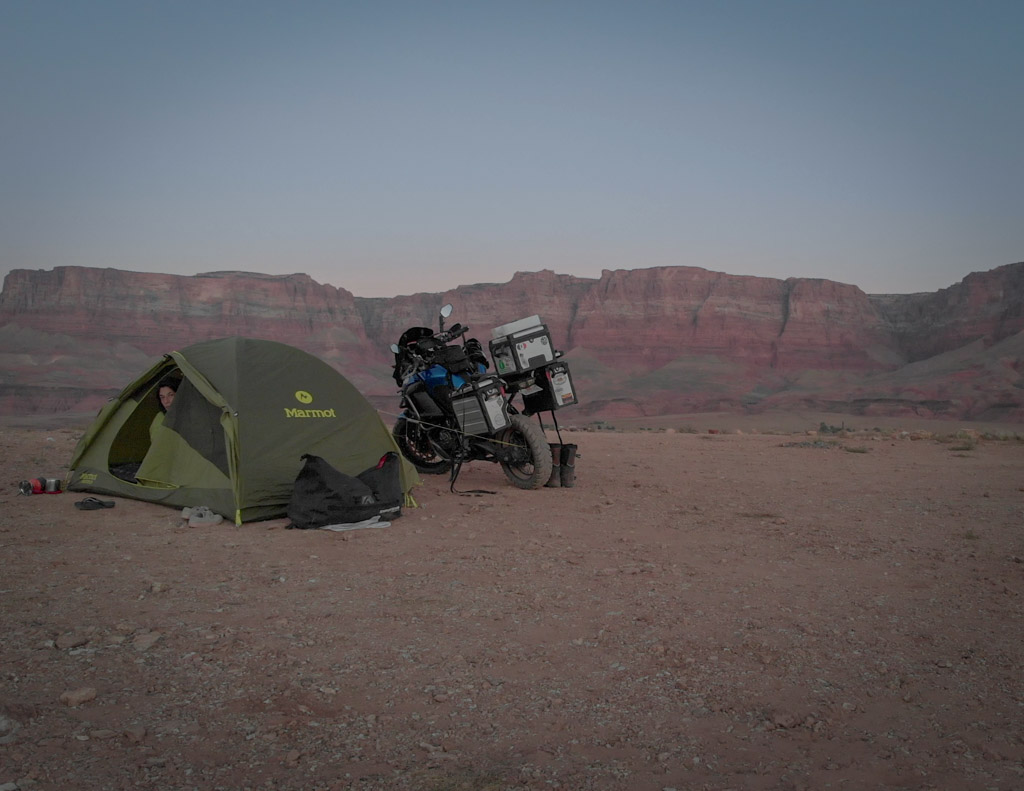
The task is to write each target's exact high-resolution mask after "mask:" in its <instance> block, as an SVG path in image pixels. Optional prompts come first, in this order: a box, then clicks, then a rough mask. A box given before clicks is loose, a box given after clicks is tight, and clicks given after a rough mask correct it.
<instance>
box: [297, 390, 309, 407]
mask: <svg viewBox="0 0 1024 791" xmlns="http://www.w3.org/2000/svg"><path fill="white" fill-rule="evenodd" d="M295 400H296V401H298V402H299V403H300V404H312V403H313V396H311V395H310V394H309V393H307V392H306V391H305V390H297V391H296V392H295Z"/></svg>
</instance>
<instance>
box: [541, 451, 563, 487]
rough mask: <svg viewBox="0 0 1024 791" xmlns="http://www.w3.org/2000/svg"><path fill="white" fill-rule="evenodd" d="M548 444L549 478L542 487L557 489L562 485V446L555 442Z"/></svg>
mask: <svg viewBox="0 0 1024 791" xmlns="http://www.w3.org/2000/svg"><path fill="white" fill-rule="evenodd" d="M548 444H549V445H550V446H551V477H550V478H548V482H547V483H546V484H544V485H545V486H546V487H548V488H549V489H557V488H558V487H559V486H561V485H562V473H561V469H562V446H561V445H559V444H558V443H557V442H550V443H548Z"/></svg>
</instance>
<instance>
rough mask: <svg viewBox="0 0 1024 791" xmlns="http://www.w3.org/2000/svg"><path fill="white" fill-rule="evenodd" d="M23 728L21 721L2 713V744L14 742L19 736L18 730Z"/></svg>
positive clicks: (0, 726) (0, 734)
mask: <svg viewBox="0 0 1024 791" xmlns="http://www.w3.org/2000/svg"><path fill="white" fill-rule="evenodd" d="M19 730H21V723H20V722H17V721H15V720H12V719H11V718H10V717H7V716H5V715H3V714H0V744H13V743H14V741H15V739H17V738H18V736H17V734H18V731H19Z"/></svg>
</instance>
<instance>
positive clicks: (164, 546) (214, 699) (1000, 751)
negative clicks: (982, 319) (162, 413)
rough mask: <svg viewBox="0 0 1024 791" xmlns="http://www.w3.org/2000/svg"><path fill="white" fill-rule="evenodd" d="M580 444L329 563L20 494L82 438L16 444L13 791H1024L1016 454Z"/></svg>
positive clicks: (1022, 479) (343, 549)
mask: <svg viewBox="0 0 1024 791" xmlns="http://www.w3.org/2000/svg"><path fill="white" fill-rule="evenodd" d="M563 434H564V436H565V439H566V440H567V441H573V442H576V443H577V444H578V445H579V448H580V453H581V458H580V459H579V461H578V464H577V486H576V487H575V488H572V489H544V490H540V491H530V492H525V491H520V490H517V489H514V488H512V487H511V486H510V485H509V484H508V483H506V481H505V479H504V477H503V476H502V474H501V472H500V469H499V468H497V467H496V466H494V465H488V464H482V463H476V464H472V465H469V466H467V467H466V468H464V470H463V473H462V475H461V477H460V478H459V480H458V481H457V483H456V489H457V490H469V489H488V490H491V491H493V492H494V493H493V494H483V495H465V494H458V493H453V492H451V491H449V482H448V480H447V478H439V477H432V478H427V479H425V482H424V485H423V486H422V487H420V488H418V489H417V490H416V492H415V496H416V499H417V501H418V502H419V505H420V507H419V508H416V509H406V511H405V515H404V516H403V517H402V518H401V519H398V520H395V521H394V522H393V523H392V525H391V526H390V527H388V528H384V529H373V530H362V531H358V532H349V533H333V532H328V531H298V530H287V529H285V525H286V520H274V521H270V522H262V523H253V524H247V525H244V526H242V527H235V526H234V525H231V524H221V525H217V526H214V527H208V528H195V529H190V528H188V527H187V525H186V523H184V522H182V521H181V520H180V518H178V513H177V511H176V510H171V509H168V508H165V507H162V506H158V505H152V504H147V503H140V502H135V501H131V500H126V499H117V501H116V502H117V505H116V507H115V508H113V509H110V510H101V511H79V510H76V509H75V508H74V507H73V503H74V501H75V500H79V499H81V498H82V497H83V496H84V495H81V494H75V493H65V494H60V495H35V496H31V497H22V496H18V495H17V482H18V481H19V480H21V479H23V478H31V477H35V476H36V475H38V474H47V475H52V476H59V475H62V474H63V472H64V467H65V465H66V463H67V460H68V458H69V457H70V453H71V449H72V447H73V446H74V442H75V441H76V439H77V437H78V435H79V430H77V429H75V428H71V427H63V428H54V429H51V430H49V431H47V430H45V429H40V428H19V427H15V428H9V429H7V430H6V431H5V432H4V433H3V435H2V437H0V449H2V453H0V456H2V458H0V473H2V474H0V546H2V552H3V554H2V558H3V563H4V568H3V572H2V576H0V594H2V596H0V606H2V616H3V635H4V639H3V641H2V645H0V674H2V675H0V692H2V696H0V791H16V789H140V788H142V789H148V788H153V789H199V790H200V791H206V790H207V789H232V790H234V789H296V791H298V790H299V789H301V790H302V791H317V790H319V789H368V790H369V789H427V791H470V790H477V789H479V790H481V791H499V790H502V789H518V788H528V789H548V788H563V789H614V790H617V789H622V790H626V789H629V790H630V791H635V790H637V789H639V790H645V789H654V790H655V791H662V790H663V789H676V790H677V791H683V789H825V788H842V789H890V788H892V789H897V788H898V789H999V790H1000V791H1002V790H1005V791H1010V790H1011V789H1019V788H1022V787H1024V763H1022V761H1024V725H1022V723H1024V667H1022V664H1024V643H1022V636H1024V630H1022V598H1021V594H1022V591H1024V565H1022V562H1021V561H1022V558H1024V532H1022V525H1024V443H1021V442H1019V441H1014V440H984V439H977V438H974V437H969V436H968V437H961V438H959V439H956V440H953V441H937V440H936V439H935V438H931V437H928V436H927V435H920V434H909V433H907V432H903V433H892V434H878V433H863V434H856V435H854V436H832V435H829V436H821V437H819V436H808V435H806V433H804V434H801V435H792V434H786V435H778V434H754V433H743V434H739V433H715V434H709V433H682V432H631V433H625V432H582V431H580V432H573V433H571V434H565V433H564V432H563ZM915 438H916V439H915ZM944 439H947V438H944Z"/></svg>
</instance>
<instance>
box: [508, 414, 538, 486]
mask: <svg viewBox="0 0 1024 791" xmlns="http://www.w3.org/2000/svg"><path fill="white" fill-rule="evenodd" d="M510 418H511V421H512V425H511V426H509V427H508V428H506V429H504V430H503V431H502V432H501V433H500V434H498V437H497V438H498V439H499V440H500V441H501V442H504V443H506V445H505V447H504V448H503V451H505V453H504V454H503V455H504V456H505V457H506V459H507V461H505V460H503V461H501V469H502V470H503V471H504V473H505V477H506V478H508V479H509V480H510V481H511V482H512V484H513V485H514V486H518V487H519V488H520V489H539V488H540V487H541V486H543V485H544V484H545V483H547V480H548V478H550V477H551V448H550V447H549V446H548V440H547V437H545V436H544V430H543V429H542V428H541V427H540V425H539V424H537V423H534V422H533V421H532V420H530V419H529V418H528V417H526V416H524V415H511V416H510Z"/></svg>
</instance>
